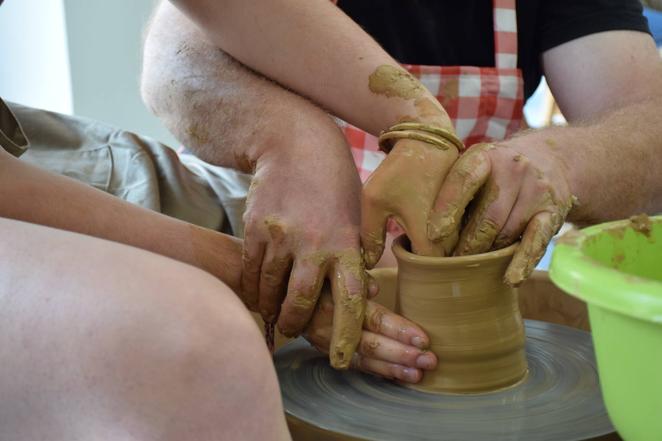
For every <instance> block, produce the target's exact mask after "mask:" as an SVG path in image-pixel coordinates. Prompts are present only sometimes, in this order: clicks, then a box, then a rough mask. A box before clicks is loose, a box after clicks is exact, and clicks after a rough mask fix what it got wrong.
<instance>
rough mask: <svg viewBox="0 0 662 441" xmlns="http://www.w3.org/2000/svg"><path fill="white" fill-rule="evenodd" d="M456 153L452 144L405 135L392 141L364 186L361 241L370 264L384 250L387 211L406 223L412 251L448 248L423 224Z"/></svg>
mask: <svg viewBox="0 0 662 441" xmlns="http://www.w3.org/2000/svg"><path fill="white" fill-rule="evenodd" d="M457 157H458V152H457V150H456V149H455V147H449V148H448V149H447V150H443V149H441V148H439V147H436V146H434V145H431V144H427V143H425V142H421V141H416V140H409V139H403V140H399V141H398V142H396V143H395V145H394V147H393V149H392V150H391V152H390V153H389V154H388V156H387V157H386V159H384V161H383V162H382V163H381V164H380V165H379V167H378V168H377V170H375V172H374V173H373V174H372V175H371V176H370V178H369V179H368V181H367V182H366V183H365V186H364V188H363V200H362V207H361V210H362V213H363V218H362V220H361V242H362V244H363V249H364V252H365V260H366V265H367V266H368V267H369V268H372V267H373V266H374V265H375V264H376V263H377V261H378V260H379V257H380V256H381V255H382V252H383V251H384V240H385V235H386V223H387V220H388V219H389V218H390V217H392V218H394V219H395V220H396V221H397V222H398V223H399V224H400V225H401V226H402V227H403V228H404V229H405V231H406V233H407V236H408V237H409V239H410V240H411V244H412V248H413V251H414V253H416V254H421V255H425V256H444V255H447V254H449V253H450V251H452V247H450V248H449V247H448V246H447V245H446V244H444V243H443V242H440V241H431V240H429V239H428V236H427V234H426V229H427V220H428V216H429V213H430V210H431V209H432V207H433V205H434V201H435V199H436V197H437V193H438V192H439V189H440V188H441V184H442V182H443V180H444V178H445V177H446V174H447V173H448V171H449V170H450V168H451V166H452V165H453V162H455V160H456V158H457Z"/></svg>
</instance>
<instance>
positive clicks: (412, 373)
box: [402, 368, 419, 383]
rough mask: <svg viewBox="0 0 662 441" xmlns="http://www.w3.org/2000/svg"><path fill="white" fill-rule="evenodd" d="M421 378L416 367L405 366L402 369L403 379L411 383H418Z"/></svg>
mask: <svg viewBox="0 0 662 441" xmlns="http://www.w3.org/2000/svg"><path fill="white" fill-rule="evenodd" d="M418 379H419V371H418V369H414V368H404V369H403V370H402V380H404V381H407V382H409V383H417V382H418Z"/></svg>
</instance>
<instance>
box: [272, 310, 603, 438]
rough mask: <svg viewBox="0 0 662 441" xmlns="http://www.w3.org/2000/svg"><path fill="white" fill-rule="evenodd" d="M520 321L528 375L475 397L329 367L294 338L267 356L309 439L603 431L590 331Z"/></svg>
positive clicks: (290, 413) (288, 408)
mask: <svg viewBox="0 0 662 441" xmlns="http://www.w3.org/2000/svg"><path fill="white" fill-rule="evenodd" d="M525 323H526V335H527V340H526V352H527V358H528V363H529V374H528V377H527V379H526V380H525V381H524V382H522V383H521V384H519V385H517V386H514V387H512V388H510V389H506V390H502V391H497V392H491V393H487V394H481V395H449V394H446V395H437V394H429V393H425V392H419V391H416V390H413V389H408V388H405V387H403V386H401V385H398V384H396V383H394V382H391V381H388V380H384V379H380V378H377V377H375V376H371V375H367V374H363V373H360V372H356V371H336V370H334V369H332V368H331V367H330V366H329V364H328V361H327V359H326V358H325V357H324V356H322V355H321V354H320V353H319V352H317V351H316V350H315V349H313V348H312V347H311V346H310V345H309V344H308V343H307V342H306V341H305V340H303V339H301V338H300V339H297V340H295V341H293V342H291V343H289V344H287V345H285V346H284V347H283V348H281V349H280V350H279V351H278V352H276V356H275V365H276V370H277V372H278V378H279V381H280V387H281V390H282V395H283V404H284V407H285V412H286V414H287V417H288V420H289V421H290V423H291V424H294V426H295V427H310V428H312V429H313V431H314V433H315V436H314V437H312V438H310V439H316V440H323V439H351V440H354V439H359V440H380V441H386V440H398V441H401V440H411V441H419V440H420V441H422V440H454V441H462V440H470V441H479V440H490V441H496V440H527V441H543V440H545V441H546V440H550V441H551V440H564V441H569V440H584V439H590V438H594V437H598V436H601V435H605V434H609V433H612V432H613V431H614V429H613V426H612V425H611V423H610V422H609V419H608V417H607V412H606V410H605V407H604V404H603V401H602V395H601V393H600V387H599V384H598V374H597V370H596V365H595V358H594V355H593V345H592V342H591V335H590V334H589V333H587V332H584V331H580V330H577V329H574V328H569V327H566V326H561V325H554V324H551V323H545V322H539V321H533V320H527V321H525ZM325 434H326V435H325ZM295 439H296V438H295Z"/></svg>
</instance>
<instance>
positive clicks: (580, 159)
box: [520, 31, 662, 223]
mask: <svg viewBox="0 0 662 441" xmlns="http://www.w3.org/2000/svg"><path fill="white" fill-rule="evenodd" d="M543 62H544V68H545V74H546V76H547V79H548V82H549V84H550V87H551V89H552V91H553V93H554V96H555V97H556V99H557V101H558V103H559V107H560V108H561V110H562V111H563V113H564V115H566V117H567V118H568V120H569V122H570V123H571V125H570V127H567V128H550V129H546V130H541V131H540V132H537V133H533V134H532V135H531V136H532V137H533V136H535V137H541V138H542V139H552V140H553V143H554V144H555V145H554V146H550V147H551V148H552V149H553V151H554V152H555V154H556V155H557V156H558V157H559V158H560V160H561V162H562V163H563V164H564V165H565V167H566V169H567V176H568V180H569V182H570V186H571V189H572V192H573V194H574V195H575V196H577V198H578V199H579V204H578V205H577V206H576V207H575V208H574V209H573V210H572V211H571V212H570V214H569V217H568V219H569V220H571V221H574V222H578V223H595V222H601V221H607V220H613V219H620V218H624V217H627V216H630V215H632V214H635V213H639V212H646V213H657V212H661V211H662V174H661V173H660V171H661V170H662V124H660V119H659V118H660V111H661V110H662V60H660V57H659V55H658V52H657V49H656V48H655V44H654V42H653V40H652V39H651V38H650V36H649V35H647V34H643V33H639V32H628V31H614V32H604V33H600V34H595V35H591V36H588V37H584V38H581V39H578V40H575V41H572V42H569V43H566V44H564V45H561V46H559V47H556V48H554V49H551V50H549V51H548V52H546V53H545V54H544V56H543ZM520 141H525V137H522V138H521V140H520ZM541 145H545V144H544V143H542V144H541Z"/></svg>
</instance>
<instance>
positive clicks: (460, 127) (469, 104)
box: [331, 0, 524, 182]
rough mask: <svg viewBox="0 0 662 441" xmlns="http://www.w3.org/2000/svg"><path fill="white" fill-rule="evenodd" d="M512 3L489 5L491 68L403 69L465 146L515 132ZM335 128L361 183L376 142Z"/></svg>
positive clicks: (517, 105)
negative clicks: (441, 111) (417, 82)
mask: <svg viewBox="0 0 662 441" xmlns="http://www.w3.org/2000/svg"><path fill="white" fill-rule="evenodd" d="M331 1H332V2H334V3H336V4H337V0H331ZM346 1H350V0H346ZM515 1H516V0H493V16H494V19H493V22H494V59H495V64H496V66H495V67H475V66H421V65H403V67H404V68H405V69H406V70H407V71H409V72H410V73H411V74H412V75H413V76H414V77H416V78H418V79H419V80H420V81H421V83H423V85H424V86H425V87H427V89H428V90H429V91H430V92H431V93H432V94H433V95H434V96H435V97H436V98H437V99H438V100H439V102H440V103H441V104H442V105H443V106H444V108H445V109H446V111H447V112H448V115H449V116H450V118H451V120H452V122H453V126H454V127H455V130H456V132H457V135H458V136H459V137H460V139H462V141H463V142H464V144H465V145H466V146H471V145H473V144H476V143H479V142H490V141H499V140H502V139H504V138H506V137H508V136H510V135H512V134H513V133H514V132H516V131H517V130H518V129H519V128H520V126H521V123H522V117H523V105H524V80H523V77H522V72H521V70H520V69H518V68H517V15H516V8H515ZM339 124H340V126H341V128H342V129H343V131H344V133H345V137H346V138H347V141H348V143H349V145H350V147H351V149H352V155H353V156H354V162H355V164H356V167H357V168H358V170H359V175H360V176H361V180H362V181H363V182H365V181H366V180H367V179H368V177H369V176H370V174H371V173H372V172H373V171H374V170H375V169H376V168H377V166H378V165H379V164H380V163H381V162H382V160H383V159H384V157H385V154H384V153H383V152H381V151H380V150H379V146H378V145H377V138H376V137H374V136H372V135H370V134H368V133H366V132H364V131H363V130H361V129H359V128H357V127H354V126H352V125H350V124H347V123H345V122H344V121H339Z"/></svg>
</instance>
